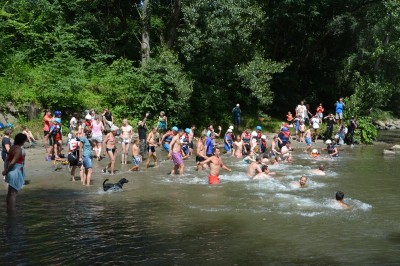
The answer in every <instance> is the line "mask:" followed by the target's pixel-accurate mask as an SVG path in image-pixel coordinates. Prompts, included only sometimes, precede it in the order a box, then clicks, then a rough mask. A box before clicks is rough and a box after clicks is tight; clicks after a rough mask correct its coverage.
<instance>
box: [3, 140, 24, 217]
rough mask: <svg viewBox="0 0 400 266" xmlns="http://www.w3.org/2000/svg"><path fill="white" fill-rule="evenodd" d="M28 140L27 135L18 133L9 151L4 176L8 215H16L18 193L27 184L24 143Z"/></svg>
mask: <svg viewBox="0 0 400 266" xmlns="http://www.w3.org/2000/svg"><path fill="white" fill-rule="evenodd" d="M27 140H28V137H27V136H26V135H25V134H22V133H18V134H17V135H16V136H15V140H14V145H13V146H12V147H11V148H10V150H9V151H8V156H7V160H6V163H5V167H4V171H3V176H5V180H6V182H7V183H8V192H7V197H6V202H7V213H8V214H11V215H13V214H14V213H15V201H16V198H17V193H18V191H19V190H20V189H21V188H22V186H23V185H24V183H25V149H24V143H25V142H26V141H27Z"/></svg>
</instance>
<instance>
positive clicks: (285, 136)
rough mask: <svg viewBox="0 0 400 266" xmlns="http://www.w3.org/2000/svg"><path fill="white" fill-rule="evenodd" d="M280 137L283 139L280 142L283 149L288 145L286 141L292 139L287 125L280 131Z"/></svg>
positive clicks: (279, 144)
mask: <svg viewBox="0 0 400 266" xmlns="http://www.w3.org/2000/svg"><path fill="white" fill-rule="evenodd" d="M278 138H279V139H280V140H281V141H280V142H278V147H279V149H282V147H283V146H285V145H286V142H287V141H289V139H290V131H289V129H288V128H287V127H282V129H281V131H280V132H279V133H278Z"/></svg>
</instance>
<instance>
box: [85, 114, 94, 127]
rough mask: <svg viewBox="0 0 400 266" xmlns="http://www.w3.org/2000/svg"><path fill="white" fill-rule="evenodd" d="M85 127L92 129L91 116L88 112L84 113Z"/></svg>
mask: <svg viewBox="0 0 400 266" xmlns="http://www.w3.org/2000/svg"><path fill="white" fill-rule="evenodd" d="M85 128H90V129H92V116H91V115H90V114H87V115H85Z"/></svg>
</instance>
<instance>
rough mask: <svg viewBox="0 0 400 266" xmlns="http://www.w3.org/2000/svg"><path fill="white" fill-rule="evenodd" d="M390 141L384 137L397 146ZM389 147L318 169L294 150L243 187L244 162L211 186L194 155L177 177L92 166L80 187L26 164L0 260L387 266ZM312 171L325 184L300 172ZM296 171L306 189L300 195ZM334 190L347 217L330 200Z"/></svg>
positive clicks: (350, 153) (398, 257) (391, 243)
mask: <svg viewBox="0 0 400 266" xmlns="http://www.w3.org/2000/svg"><path fill="white" fill-rule="evenodd" d="M385 133H387V132H385ZM390 134H391V135H392V136H391V137H386V135H385V137H384V138H383V139H385V141H390V140H393V139H395V140H399V138H400V132H398V131H396V132H391V133H390ZM397 143H399V141H398V142H397ZM389 146H390V145H389V144H377V145H373V146H355V147H354V148H353V149H351V148H350V147H343V148H341V149H342V150H341V154H340V157H339V158H338V159H335V160H320V161H318V160H311V159H310V158H309V157H308V156H307V155H306V154H305V153H302V152H300V151H298V152H297V153H296V151H295V161H294V162H293V164H291V165H279V166H277V167H271V168H272V169H273V170H274V171H275V172H276V173H277V174H276V177H275V179H274V180H266V181H265V180H264V181H249V179H248V178H247V177H246V176H245V170H246V164H245V163H243V162H240V161H237V160H233V159H231V158H228V157H226V155H224V156H222V158H223V160H224V162H225V163H226V164H227V165H228V166H229V167H232V168H233V171H232V173H228V172H223V175H222V176H221V180H222V184H220V185H216V186H209V185H208V184H207V173H206V172H201V173H200V172H197V171H195V170H194V166H195V164H194V162H193V161H194V159H193V158H192V159H190V160H189V161H186V162H185V163H186V165H187V167H186V169H185V176H183V177H177V176H170V175H168V174H167V173H168V172H169V171H170V169H171V167H172V163H171V162H170V161H167V160H163V161H162V162H161V165H160V167H159V168H150V169H148V170H142V171H141V172H139V173H128V172H127V171H126V170H127V169H128V166H129V165H128V166H126V167H125V168H124V167H122V168H121V166H120V165H118V169H119V170H120V171H119V172H118V173H117V175H115V176H110V175H104V174H101V173H100V170H99V169H100V167H98V168H96V169H95V174H94V180H93V184H94V185H93V186H91V187H90V188H82V187H81V185H80V182H75V183H73V182H70V181H68V175H67V170H66V169H61V170H60V171H54V170H53V169H52V166H50V165H49V163H47V162H46V163H47V164H48V165H45V166H42V165H43V163H40V164H39V163H34V161H30V162H29V163H28V166H27V169H28V177H27V179H28V183H29V184H28V185H26V186H25V187H24V189H23V190H22V191H21V192H20V193H19V195H18V198H17V215H16V216H15V217H7V215H6V214H5V211H4V209H5V204H4V201H1V202H2V203H1V206H3V208H2V211H0V223H2V232H1V239H0V251H1V254H0V263H1V265H92V264H102V265H103V264H104V265H119V264H125V265H132V264H135V265H137V264H138V265H190V264H192V265H270V264H272V265H282V264H290V265H309V264H314V265H349V264H350V265H371V264H373V265H375V264H380V265H398V264H400V219H399V218H400V212H399V202H400V193H399V191H400V189H399V185H400V181H399V180H400V174H399V169H400V156H384V155H383V154H382V150H383V149H384V148H388V147H389ZM160 153H162V152H161V151H160ZM32 156H33V155H32ZM37 156H39V155H37ZM163 157H164V158H165V156H163ZM41 161H43V159H41ZM105 161H107V160H105ZM96 163H97V162H96ZM96 163H95V165H96ZM101 163H103V161H102V162H101ZM104 163H106V162H104ZM319 163H323V164H324V165H325V167H326V169H327V175H326V176H316V175H313V174H311V172H310V171H311V170H312V169H315V168H316V167H317V165H318V164H319ZM37 168H41V169H37ZM45 172H47V173H48V175H47V176H45V177H43V176H42V175H44V174H43V173H45ZM302 174H305V175H307V176H308V177H309V182H308V187H307V188H304V189H299V188H296V187H295V186H294V185H293V182H294V181H296V180H298V178H299V177H300V175H302ZM122 177H126V178H127V179H129V181H130V182H129V183H128V184H125V186H124V188H123V191H122V192H117V193H116V192H113V193H105V192H102V191H101V189H100V186H101V182H102V180H104V178H109V179H110V181H113V182H117V181H118V180H119V178H122ZM338 190H342V191H343V192H344V193H345V202H346V203H348V204H349V205H350V206H351V208H350V209H348V210H344V209H341V208H340V206H338V204H337V203H336V202H335V200H334V194H335V192H336V191H338ZM5 194H6V190H5V188H4V186H1V190H0V197H3V196H5Z"/></svg>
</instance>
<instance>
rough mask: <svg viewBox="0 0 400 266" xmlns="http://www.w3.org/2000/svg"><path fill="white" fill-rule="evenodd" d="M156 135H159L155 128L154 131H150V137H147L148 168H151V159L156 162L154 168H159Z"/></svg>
mask: <svg viewBox="0 0 400 266" xmlns="http://www.w3.org/2000/svg"><path fill="white" fill-rule="evenodd" d="M156 133H157V128H156V127H153V129H152V130H151V131H150V133H149V135H148V136H147V145H148V146H147V147H148V148H147V152H148V155H147V161H146V168H149V164H150V159H151V158H153V160H154V167H157V166H158V159H157V154H156V147H157V146H158V144H157V141H156Z"/></svg>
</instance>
